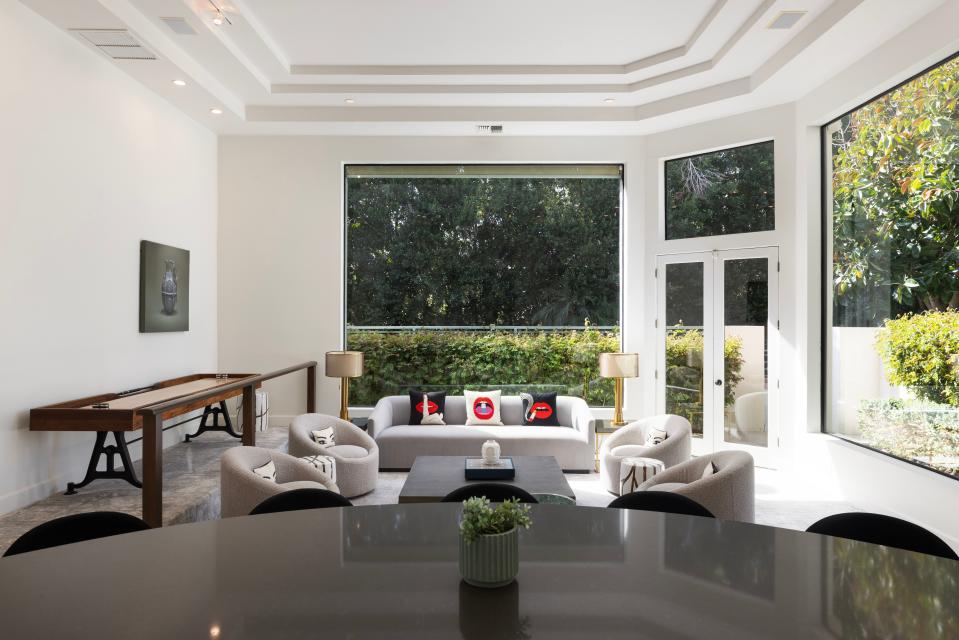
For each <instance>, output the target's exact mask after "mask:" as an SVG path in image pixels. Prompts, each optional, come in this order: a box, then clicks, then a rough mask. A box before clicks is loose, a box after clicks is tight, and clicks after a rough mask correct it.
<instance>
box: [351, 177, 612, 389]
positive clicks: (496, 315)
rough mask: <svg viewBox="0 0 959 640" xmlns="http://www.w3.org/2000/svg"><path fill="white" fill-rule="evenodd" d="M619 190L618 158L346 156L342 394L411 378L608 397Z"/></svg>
mask: <svg viewBox="0 0 959 640" xmlns="http://www.w3.org/2000/svg"><path fill="white" fill-rule="evenodd" d="M621 199H622V167H621V166H619V165H576V166H569V165H466V166H459V165H457V166H447V165H442V166H425V165H377V166H360V165H351V166H348V167H347V168H346V310H345V312H346V344H347V347H348V348H350V349H356V350H359V351H363V352H364V353H365V354H366V368H367V373H366V375H364V376H363V377H362V378H360V379H358V380H356V381H355V383H354V384H353V385H352V386H351V404H353V405H354V406H369V405H372V404H374V403H375V402H376V401H377V400H378V399H379V398H380V397H382V396H384V395H390V394H403V393H406V392H407V391H408V390H409V389H410V388H412V387H416V388H420V389H428V390H445V391H447V392H448V393H460V392H462V390H463V389H464V388H471V387H472V388H478V387H486V388H490V387H493V388H502V389H504V390H505V391H507V392H514V393H515V392H519V391H526V390H528V389H532V388H535V389H540V390H554V391H558V392H560V393H563V394H571V395H579V396H582V397H585V398H586V399H587V400H588V401H589V402H590V403H591V404H593V405H608V404H611V403H612V386H611V384H610V381H609V380H603V379H600V378H599V377H598V364H597V363H598V355H599V353H601V352H604V351H618V350H619V349H620V334H619V314H620V209H621Z"/></svg>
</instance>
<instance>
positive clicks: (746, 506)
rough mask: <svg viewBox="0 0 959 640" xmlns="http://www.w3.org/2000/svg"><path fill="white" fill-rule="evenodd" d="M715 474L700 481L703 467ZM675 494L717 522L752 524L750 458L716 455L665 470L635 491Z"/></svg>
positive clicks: (738, 453)
mask: <svg viewBox="0 0 959 640" xmlns="http://www.w3.org/2000/svg"><path fill="white" fill-rule="evenodd" d="M709 463H714V464H715V465H716V472H715V473H713V474H712V475H711V476H708V477H706V478H703V471H704V470H705V469H706V465H708V464H709ZM650 489H651V490H654V491H675V492H676V493H679V494H681V495H684V496H686V497H687V498H692V499H693V500H695V501H696V502H698V503H699V504H701V505H703V506H704V507H706V508H707V509H709V511H710V513H712V514H713V515H714V516H716V517H717V518H721V519H723V520H738V521H740V522H753V520H754V519H755V514H756V481H755V471H754V469H753V457H752V456H751V455H749V454H748V453H746V452H745V451H720V452H718V453H712V454H709V455H705V456H700V457H698V458H693V459H692V460H690V461H688V462H684V463H682V464H679V465H676V466H675V467H671V468H669V469H666V470H665V471H663V472H662V473H659V474H656V475H655V476H653V477H652V478H650V479H649V480H647V481H646V482H644V483H643V484H641V485H639V488H638V489H637V491H647V490H650Z"/></svg>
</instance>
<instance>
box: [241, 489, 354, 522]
mask: <svg viewBox="0 0 959 640" xmlns="http://www.w3.org/2000/svg"><path fill="white" fill-rule="evenodd" d="M352 506H353V503H352V502H350V501H349V500H347V499H346V498H344V497H343V496H341V495H340V494H338V493H336V492H335V491H327V490H326V489H293V490H291V491H284V492H283V493H278V494H276V495H275V496H270V497H269V498H267V499H266V500H264V501H263V502H261V503H260V504H258V505H256V506H255V507H253V511H251V512H250V515H251V516H256V515H259V514H261V513H279V512H281V511H300V510H302V509H325V508H327V507H352Z"/></svg>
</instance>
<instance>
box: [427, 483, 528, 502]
mask: <svg viewBox="0 0 959 640" xmlns="http://www.w3.org/2000/svg"><path fill="white" fill-rule="evenodd" d="M482 497H485V498H486V499H487V500H489V501H490V502H503V501H505V500H508V499H509V498H516V499H518V500H519V501H520V502H525V503H527V504H538V503H539V500H537V499H536V498H534V497H533V495H532V494H531V493H529V492H528V491H526V490H525V489H522V488H520V487H517V486H516V485H512V484H503V483H502V482H475V483H473V484H466V485H463V486H462V487H460V488H459V489H454V490H452V491H450V492H449V493H448V494H446V495H445V496H444V497H443V499H442V500H441V501H440V502H463V501H464V500H466V499H468V498H482Z"/></svg>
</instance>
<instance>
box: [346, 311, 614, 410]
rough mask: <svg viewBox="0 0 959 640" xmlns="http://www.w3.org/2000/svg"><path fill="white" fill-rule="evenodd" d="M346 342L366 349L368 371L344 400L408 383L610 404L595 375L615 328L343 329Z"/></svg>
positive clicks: (609, 388)
mask: <svg viewBox="0 0 959 640" xmlns="http://www.w3.org/2000/svg"><path fill="white" fill-rule="evenodd" d="M347 344H348V346H349V348H350V349H355V350H357V351H362V352H363V353H364V354H365V362H366V374H365V375H364V376H363V377H362V378H358V379H357V380H354V381H353V382H352V384H351V387H350V404H352V405H354V406H371V405H374V404H376V401H377V400H378V399H379V398H381V397H383V396H387V395H395V394H405V393H408V391H409V390H410V388H412V387H416V388H419V389H428V390H429V389H437V390H444V391H446V392H447V393H448V394H451V395H459V394H462V392H463V389H465V388H480V387H482V388H503V389H504V390H506V391H509V392H513V393H518V392H519V391H522V390H525V389H527V388H531V389H534V390H535V389H542V390H550V391H558V392H560V393H563V394H564V395H575V396H580V397H585V398H586V400H587V401H588V402H589V403H590V404H591V405H594V406H610V405H612V404H613V381H612V380H608V379H602V378H600V377H599V363H598V360H599V354H600V353H603V352H608V351H619V349H620V341H619V332H616V331H613V332H601V331H596V330H592V329H586V330H582V331H555V332H554V331H551V332H546V331H544V332H522V333H513V332H508V331H496V330H491V331H489V332H485V333H484V332H472V331H470V332H466V331H404V332H400V333H388V332H373V331H348V332H347Z"/></svg>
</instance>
